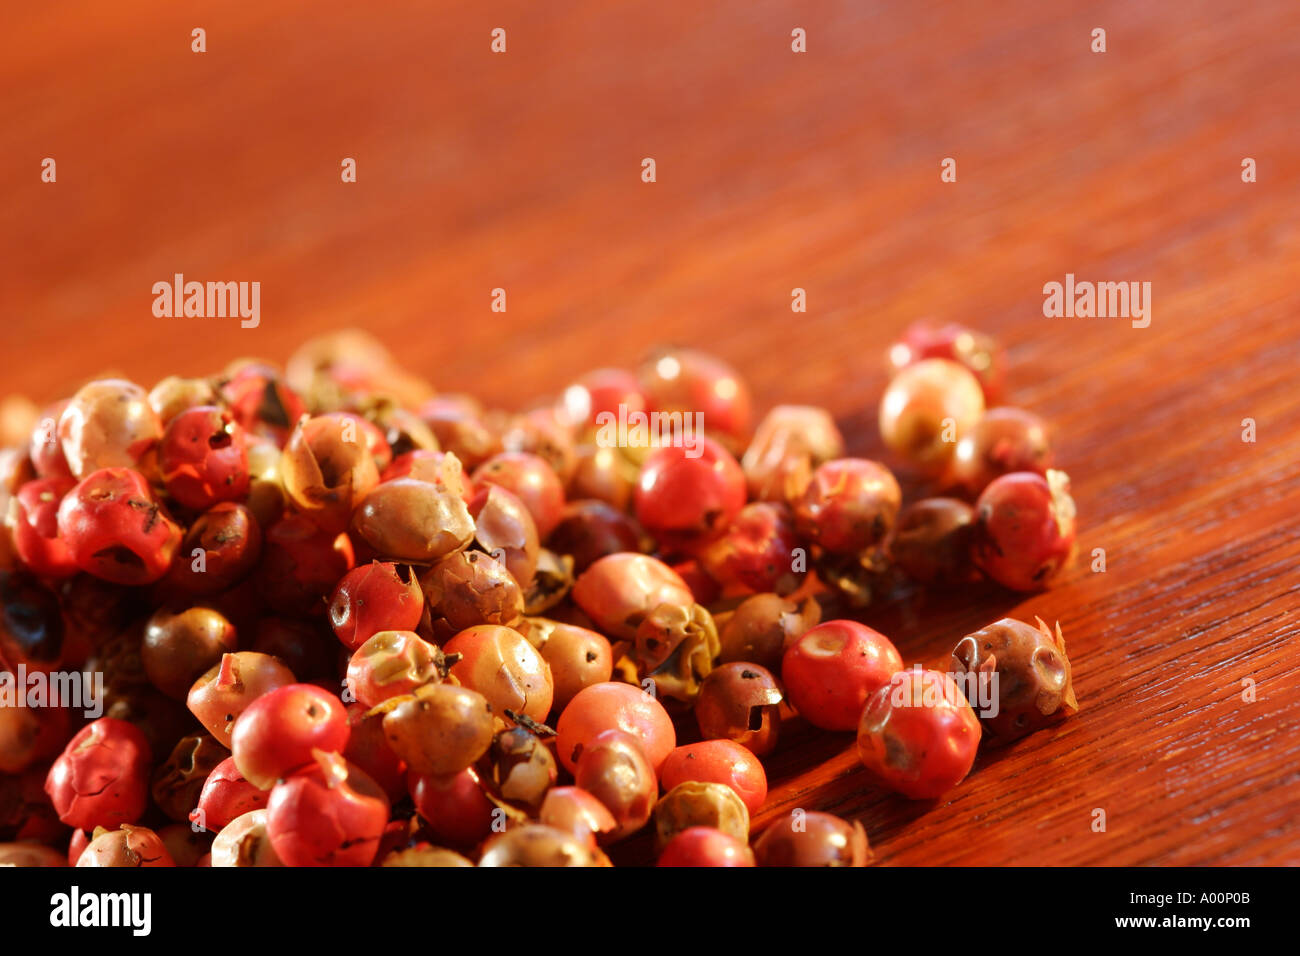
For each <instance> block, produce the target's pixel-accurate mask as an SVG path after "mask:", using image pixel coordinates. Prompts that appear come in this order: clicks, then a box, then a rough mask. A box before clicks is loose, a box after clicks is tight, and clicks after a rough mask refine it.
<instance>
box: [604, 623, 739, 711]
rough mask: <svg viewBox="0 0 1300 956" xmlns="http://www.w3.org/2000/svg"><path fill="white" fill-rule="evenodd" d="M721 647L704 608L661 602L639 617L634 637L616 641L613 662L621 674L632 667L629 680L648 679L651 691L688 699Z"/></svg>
mask: <svg viewBox="0 0 1300 956" xmlns="http://www.w3.org/2000/svg"><path fill="white" fill-rule="evenodd" d="M720 648H721V644H720V643H719V641H718V628H717V626H716V625H715V624H714V623H713V615H712V614H710V613H709V612H708V610H707V609H706V608H704V607H703V606H701V605H699V604H691V605H680V604H660V605H659V606H658V607H656V608H654V609H653V610H652V611H651V612H650V613H649V614H647V615H646V616H645V618H644V619H643V620H642V621H641V624H640V626H639V627H638V628H637V631H636V637H635V639H634V640H632V641H625V642H620V643H619V644H618V645H616V646H615V661H616V665H615V666H616V667H617V668H618V669H619V671H620V673H622V674H627V673H628V672H629V671H630V670H633V669H634V670H635V674H636V679H635V681H633V683H641V681H644V680H650V681H653V682H654V685H655V696H657V697H661V698H663V697H667V698H670V699H673V700H679V701H683V702H687V703H689V702H690V701H693V700H694V699H695V698H696V697H697V696H698V695H699V693H700V685H701V682H702V681H703V680H704V679H705V678H706V677H707V676H708V675H709V671H711V670H712V669H713V662H714V661H715V660H716V659H717V656H718V652H719V650H720ZM625 679H626V678H625Z"/></svg>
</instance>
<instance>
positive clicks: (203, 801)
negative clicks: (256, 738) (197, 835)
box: [190, 757, 270, 832]
mask: <svg viewBox="0 0 1300 956" xmlns="http://www.w3.org/2000/svg"><path fill="white" fill-rule="evenodd" d="M268 799H270V794H269V793H268V792H267V791H265V790H262V789H259V788H258V787H256V786H254V785H253V784H251V783H249V782H248V781H247V780H245V779H244V775H243V774H242V773H240V772H239V767H237V766H236V765H235V758H234V757H227V758H226V759H225V760H223V761H221V763H219V764H217V765H216V766H215V767H213V768H212V772H211V773H209V774H208V777H207V779H206V780H205V781H204V782H203V789H202V791H200V793H199V802H198V806H197V807H195V809H194V811H193V812H191V813H190V821H191V822H192V823H194V824H197V825H198V826H201V827H204V828H205V829H208V830H212V831H213V832H216V831H218V830H221V829H222V828H224V827H225V826H226V824H228V823H230V821H231V820H234V819H235V818H236V817H240V816H243V815H244V814H245V813H249V812H250V811H252V810H260V809H261V808H262V807H264V806H266V801H267V800H268Z"/></svg>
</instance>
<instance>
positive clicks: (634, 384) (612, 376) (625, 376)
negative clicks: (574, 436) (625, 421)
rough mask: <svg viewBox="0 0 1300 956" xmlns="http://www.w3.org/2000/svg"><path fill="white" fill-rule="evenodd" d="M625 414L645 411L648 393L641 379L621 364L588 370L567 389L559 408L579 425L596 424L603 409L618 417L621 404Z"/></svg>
mask: <svg viewBox="0 0 1300 956" xmlns="http://www.w3.org/2000/svg"><path fill="white" fill-rule="evenodd" d="M620 407H622V408H623V409H625V410H626V411H625V414H631V413H632V412H644V411H645V408H646V401H645V395H644V394H643V393H642V392H641V383H640V382H639V381H638V380H637V377H636V376H635V375H633V374H632V373H631V372H629V371H627V370H625V369H621V368H599V369H595V370H594V371H591V372H588V373H587V374H586V375H583V376H582V377H581V378H580V379H578V380H577V381H576V382H574V383H573V384H572V385H570V386H569V387H568V388H566V389H565V390H564V393H563V395H562V396H561V398H560V409H561V411H562V414H563V415H564V418H565V420H566V421H568V422H571V423H572V424H574V425H576V426H579V427H587V426H590V425H594V424H596V418H597V416H599V415H601V414H602V413H604V414H608V415H613V416H614V417H615V418H617V417H618V414H619V408H620Z"/></svg>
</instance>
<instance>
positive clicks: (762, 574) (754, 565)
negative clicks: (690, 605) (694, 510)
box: [700, 501, 803, 603]
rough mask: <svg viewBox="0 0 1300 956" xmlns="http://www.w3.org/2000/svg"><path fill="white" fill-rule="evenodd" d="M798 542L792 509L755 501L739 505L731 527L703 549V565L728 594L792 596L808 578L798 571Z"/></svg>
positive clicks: (701, 555)
mask: <svg viewBox="0 0 1300 956" xmlns="http://www.w3.org/2000/svg"><path fill="white" fill-rule="evenodd" d="M798 546H799V539H798V538H797V537H796V536H795V530H794V520H793V517H792V516H791V514H790V509H789V508H787V507H786V506H785V505H783V504H777V503H774V502H768V501H755V502H752V503H750V504H747V505H745V507H743V508H742V509H740V513H739V514H738V515H736V519H735V520H734V521H733V522H732V523H731V525H730V527H728V528H727V530H726V531H725V532H723V534H722V535H721V536H720V537H719V538H717V539H715V540H714V541H711V542H709V544H708V545H706V546H705V547H704V549H703V550H702V551H701V552H700V563H701V564H702V565H703V566H704V570H705V571H706V572H707V573H708V575H709V577H711V578H713V580H714V581H716V582H718V584H719V585H720V586H721V588H722V590H723V593H724V594H727V595H738V594H759V593H765V592H775V593H777V594H789V593H790V592H791V591H794V590H795V589H796V588H798V586H799V582H800V581H801V580H802V578H803V574H802V573H801V572H796V571H795V570H794V569H793V568H794V550H795V548H797V547H798ZM701 603H705V602H701Z"/></svg>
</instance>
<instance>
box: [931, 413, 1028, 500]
mask: <svg viewBox="0 0 1300 956" xmlns="http://www.w3.org/2000/svg"><path fill="white" fill-rule="evenodd" d="M1051 466H1052V443H1051V439H1050V437H1049V435H1048V428H1047V423H1046V422H1044V421H1043V420H1042V419H1041V418H1040V417H1039V416H1037V415H1035V414H1034V413H1033V412H1030V411H1026V410H1025V409H1023V408H1014V407H1012V406H1009V405H1004V406H1002V407H1000V408H990V409H989V410H988V411H986V412H985V413H984V415H983V417H982V418H980V420H979V422H978V423H976V425H975V427H974V428H973V429H971V430H970V431H969V432H967V433H966V434H965V435H963V436H962V437H961V439H960V440H959V441H958V442H957V448H956V450H955V451H954V452H953V459H952V467H951V474H950V475H949V477H950V479H951V480H952V482H953V483H954V484H956V485H958V486H960V487H961V488H962V489H963V490H964V491H966V492H967V493H969V494H972V495H978V494H979V493H980V492H981V491H983V490H984V489H985V488H986V487H987V486H988V484H989V482H991V481H992V480H993V479H995V478H997V477H998V476H1000V475H1007V474H1011V473H1012V472H1016V471H1034V472H1037V473H1038V474H1040V475H1046V474H1047V469H1048V468H1050V467H1051Z"/></svg>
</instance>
